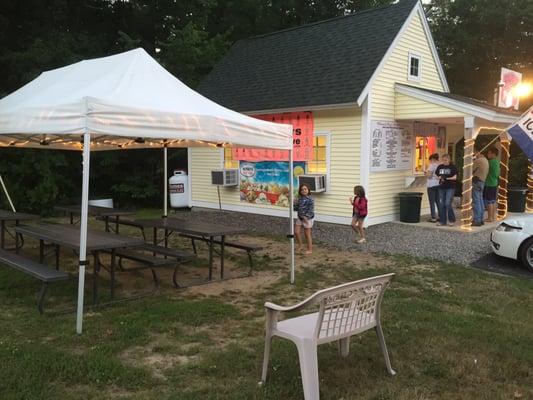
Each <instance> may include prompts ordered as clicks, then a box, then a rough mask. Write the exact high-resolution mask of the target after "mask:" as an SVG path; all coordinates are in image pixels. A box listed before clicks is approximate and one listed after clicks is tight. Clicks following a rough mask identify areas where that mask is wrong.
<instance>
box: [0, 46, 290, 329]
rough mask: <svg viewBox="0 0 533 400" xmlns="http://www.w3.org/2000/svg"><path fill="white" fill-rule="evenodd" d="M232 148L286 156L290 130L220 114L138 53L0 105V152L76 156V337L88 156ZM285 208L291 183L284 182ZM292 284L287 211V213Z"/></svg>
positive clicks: (76, 69) (91, 63) (36, 86)
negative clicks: (25, 149) (8, 149)
mask: <svg viewBox="0 0 533 400" xmlns="http://www.w3.org/2000/svg"><path fill="white" fill-rule="evenodd" d="M154 146H160V147H162V148H166V147H168V146H171V147H193V146H217V147H218V146H238V147H256V148H271V149H283V150H289V163H290V170H289V171H292V170H293V154H292V153H293V152H292V126H291V125H285V124H275V123H270V122H266V121H262V120H258V119H255V118H251V117H248V116H245V115H243V114H239V113H237V112H234V111H232V110H229V109H226V108H224V107H222V106H220V105H218V104H216V103H214V102H212V101H211V100H209V99H207V98H205V97H203V96H201V95H200V94H198V93H196V92H195V91H193V90H192V89H190V88H188V87H187V86H186V85H184V84H183V83H182V82H180V81H179V80H178V79H176V78H175V77H174V76H173V75H171V74H170V73H169V72H168V71H166V70H165V69H164V68H163V67H161V66H160V65H159V64H158V63H157V61H155V60H154V59H153V58H152V57H150V56H149V55H148V54H147V53H146V52H145V51H144V50H143V49H135V50H131V51H128V52H125V53H120V54H117V55H113V56H109V57H103V58H97V59H91V60H84V61H81V62H78V63H75V64H72V65H69V66H66V67H63V68H58V69H55V70H52V71H48V72H44V73H43V74H41V75H40V76H39V77H37V78H36V79H35V80H33V81H31V82H30V83H28V84H27V85H25V86H23V87H22V88H20V89H19V90H17V91H15V92H13V93H12V94H10V95H8V96H6V97H4V98H3V99H1V100H0V147H36V148H41V149H51V148H56V149H64V150H67V149H70V150H83V153H82V154H83V161H82V165H83V177H82V201H81V203H82V204H81V219H80V253H79V280H78V307H77V318H76V331H77V332H78V333H80V334H81V333H82V329H83V328H82V326H83V325H82V324H83V304H84V299H83V296H84V287H85V266H86V264H87V255H86V246H87V214H88V198H89V169H90V153H91V150H111V149H115V150H118V149H124V148H146V147H154ZM289 185H290V196H291V204H292V197H293V191H294V190H293V182H292V179H289ZM288 214H289V218H290V219H289V225H290V235H289V238H290V246H291V283H293V282H294V227H293V223H292V221H293V208H292V206H291V207H289V213H288Z"/></svg>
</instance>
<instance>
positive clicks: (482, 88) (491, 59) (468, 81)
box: [427, 0, 533, 107]
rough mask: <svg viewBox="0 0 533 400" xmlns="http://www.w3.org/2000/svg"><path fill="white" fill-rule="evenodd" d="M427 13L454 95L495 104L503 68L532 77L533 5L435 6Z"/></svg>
mask: <svg viewBox="0 0 533 400" xmlns="http://www.w3.org/2000/svg"><path fill="white" fill-rule="evenodd" d="M427 8H428V16H429V19H430V22H431V28H432V32H433V36H434V38H435V42H436V44H437V47H438V49H439V54H440V57H441V61H442V62H443V65H444V68H445V71H446V76H447V78H448V81H449V83H450V86H451V90H452V92H454V93H457V94H461V95H466V96H470V97H473V98H478V99H481V100H490V101H492V96H493V90H494V88H495V87H496V85H497V83H498V81H499V79H500V68H501V67H507V68H510V69H513V70H517V71H519V72H522V73H525V74H526V76H525V78H527V77H528V76H527V74H531V72H532V69H533V57H532V56H531V54H532V51H533V35H532V34H531V33H532V32H531V27H532V26H533V2H531V0H500V1H494V0H455V1H453V0H432V1H431V3H430V4H429V5H427ZM525 100H526V101H523V102H522V106H523V107H527V106H528V105H531V102H532V100H533V99H532V98H531V97H530V98H529V99H525Z"/></svg>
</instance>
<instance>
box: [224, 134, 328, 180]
mask: <svg viewBox="0 0 533 400" xmlns="http://www.w3.org/2000/svg"><path fill="white" fill-rule="evenodd" d="M315 136H325V137H326V174H325V175H326V185H327V186H326V190H329V187H330V179H331V178H330V176H331V132H328V131H321V132H314V134H313V138H314V137H315ZM219 155H220V168H221V169H223V168H225V165H226V163H225V159H224V148H221V149H220V153H219ZM305 169H306V171H305V173H306V174H307V173H308V171H307V163H306V166H305Z"/></svg>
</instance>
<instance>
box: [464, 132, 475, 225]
mask: <svg viewBox="0 0 533 400" xmlns="http://www.w3.org/2000/svg"><path fill="white" fill-rule="evenodd" d="M474 144H475V139H465V148H464V154H463V192H462V202H461V229H463V230H467V231H470V230H472V228H471V225H472V167H473V165H474V161H473V158H474Z"/></svg>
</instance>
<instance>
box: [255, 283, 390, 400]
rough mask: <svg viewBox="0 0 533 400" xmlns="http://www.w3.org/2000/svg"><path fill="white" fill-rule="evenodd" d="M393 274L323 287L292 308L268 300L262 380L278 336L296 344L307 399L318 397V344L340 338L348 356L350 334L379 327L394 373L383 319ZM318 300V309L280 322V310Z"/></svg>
mask: <svg viewBox="0 0 533 400" xmlns="http://www.w3.org/2000/svg"><path fill="white" fill-rule="evenodd" d="M393 276H394V274H387V275H380V276H376V277H372V278H367V279H362V280H359V281H355V282H350V283H345V284H343V285H339V286H335V287H332V288H329V289H324V290H320V291H318V292H316V293H315V294H313V295H312V296H311V297H309V298H307V299H306V300H304V301H302V302H301V303H299V304H296V305H294V306H291V307H282V306H278V305H276V304H273V303H269V302H267V303H265V308H266V336H265V355H264V360H263V373H262V375H261V383H264V382H265V381H266V377H267V371H268V363H269V358H270V346H271V342H272V337H273V336H279V337H282V338H285V339H288V340H290V341H292V342H294V344H296V347H297V349H298V356H299V359H300V370H301V373H302V384H303V389H304V398H305V400H318V399H319V398H320V393H319V385H318V359H317V346H318V345H319V344H323V343H329V342H333V341H336V340H338V341H339V353H340V355H341V356H342V357H346V356H347V355H348V353H349V350H350V336H353V335H357V334H358V333H362V332H364V331H366V330H368V329H371V328H375V330H376V333H377V336H378V339H379V344H380V347H381V351H382V352H383V356H384V357H385V365H386V366H387V371H388V372H389V373H390V374H391V375H395V374H396V372H395V371H394V370H393V369H392V367H391V363H390V359H389V353H388V351H387V346H386V344H385V338H384V337H383V331H382V329H381V322H380V308H381V301H382V299H383V293H384V291H385V288H386V287H387V286H388V284H389V283H390V281H391V279H392V277H393ZM317 303H319V305H320V306H319V310H318V312H315V313H312V314H306V315H302V316H300V317H295V318H290V319H285V320H283V321H280V322H278V317H279V314H280V312H287V311H298V310H301V309H303V308H304V307H308V306H310V305H314V304H317Z"/></svg>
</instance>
